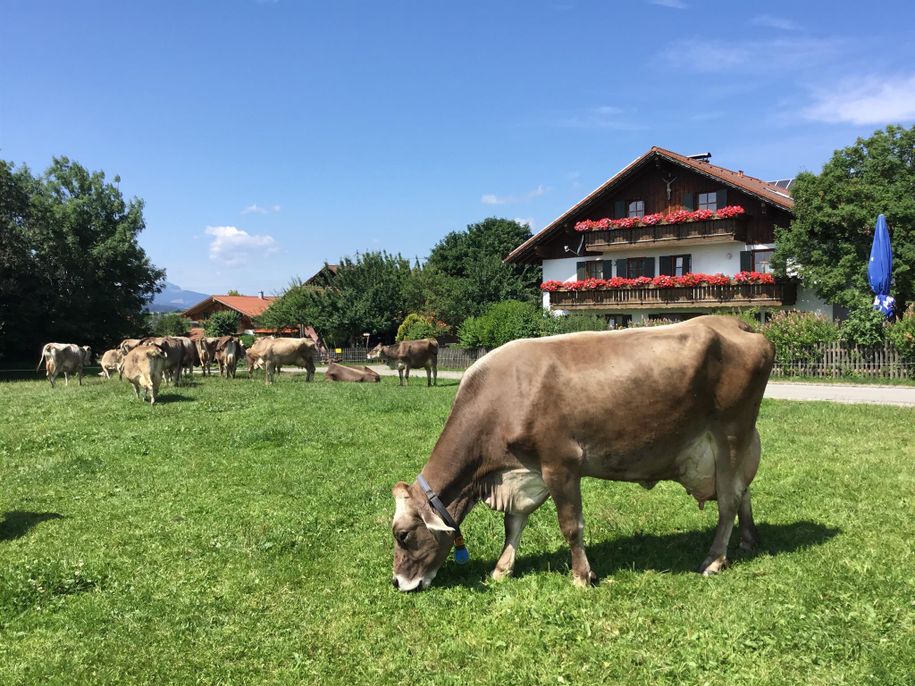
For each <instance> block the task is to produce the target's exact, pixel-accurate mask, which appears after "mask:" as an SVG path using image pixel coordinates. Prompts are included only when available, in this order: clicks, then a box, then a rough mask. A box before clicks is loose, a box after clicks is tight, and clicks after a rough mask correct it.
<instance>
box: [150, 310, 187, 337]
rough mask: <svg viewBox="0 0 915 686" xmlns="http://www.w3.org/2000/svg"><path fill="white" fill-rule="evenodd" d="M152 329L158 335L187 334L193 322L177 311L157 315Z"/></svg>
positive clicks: (152, 322)
mask: <svg viewBox="0 0 915 686" xmlns="http://www.w3.org/2000/svg"><path fill="white" fill-rule="evenodd" d="M150 324H151V327H152V331H153V333H154V334H156V335H157V336H186V335H187V332H188V331H190V329H191V322H190V320H188V319H187V318H185V317H182V316H181V315H180V314H178V313H177V312H169V313H168V314H162V315H158V316H156V317H155V318H154V319H153V320H152V321H151V322H150Z"/></svg>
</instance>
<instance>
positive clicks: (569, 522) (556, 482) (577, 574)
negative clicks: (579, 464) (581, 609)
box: [543, 468, 597, 588]
mask: <svg viewBox="0 0 915 686" xmlns="http://www.w3.org/2000/svg"><path fill="white" fill-rule="evenodd" d="M543 480H544V482H545V483H546V485H547V488H548V489H549V490H550V496H552V498H553V502H554V503H555V504H556V514H557V515H558V516H559V528H560V530H561V531H562V535H563V536H565V539H566V541H567V542H568V544H569V548H571V550H572V583H574V584H575V585H576V586H580V587H582V588H585V587H587V586H590V585H591V584H593V583H597V575H596V574H595V573H594V572H592V571H591V564H590V563H589V562H588V555H587V554H586V553H585V545H584V536H583V533H584V529H585V519H584V516H583V515H582V509H581V477H580V476H578V475H577V474H574V473H572V472H571V471H569V470H567V469H563V468H560V469H559V470H554V471H550V472H544V474H543Z"/></svg>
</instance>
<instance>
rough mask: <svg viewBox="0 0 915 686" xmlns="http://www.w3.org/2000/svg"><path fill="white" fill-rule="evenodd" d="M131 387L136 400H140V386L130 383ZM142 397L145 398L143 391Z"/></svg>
mask: <svg viewBox="0 0 915 686" xmlns="http://www.w3.org/2000/svg"><path fill="white" fill-rule="evenodd" d="M131 386H133V392H134V394H135V395H136V396H137V400H140V386H139V385H138V384H136V383H131ZM143 395H144V397H145V396H146V392H145V391H144V392H143Z"/></svg>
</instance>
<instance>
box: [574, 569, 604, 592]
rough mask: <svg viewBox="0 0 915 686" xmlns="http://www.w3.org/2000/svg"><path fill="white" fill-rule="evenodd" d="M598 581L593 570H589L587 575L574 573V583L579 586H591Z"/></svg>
mask: <svg viewBox="0 0 915 686" xmlns="http://www.w3.org/2000/svg"><path fill="white" fill-rule="evenodd" d="M598 581H599V580H598V578H597V574H595V573H594V572H592V571H589V572H588V575H587V576H580V575H578V574H575V573H574V572H573V573H572V583H573V584H575V586H577V587H578V588H591V586H596V585H597V582H598Z"/></svg>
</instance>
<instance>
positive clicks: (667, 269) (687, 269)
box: [658, 255, 693, 276]
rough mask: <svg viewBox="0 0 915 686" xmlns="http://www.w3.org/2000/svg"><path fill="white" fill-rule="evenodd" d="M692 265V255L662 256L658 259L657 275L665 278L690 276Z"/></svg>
mask: <svg viewBox="0 0 915 686" xmlns="http://www.w3.org/2000/svg"><path fill="white" fill-rule="evenodd" d="M692 263H693V259H692V255H662V256H661V257H660V258H658V273H659V274H663V275H665V276H683V275H684V274H690V273H692V267H693V264H692Z"/></svg>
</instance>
